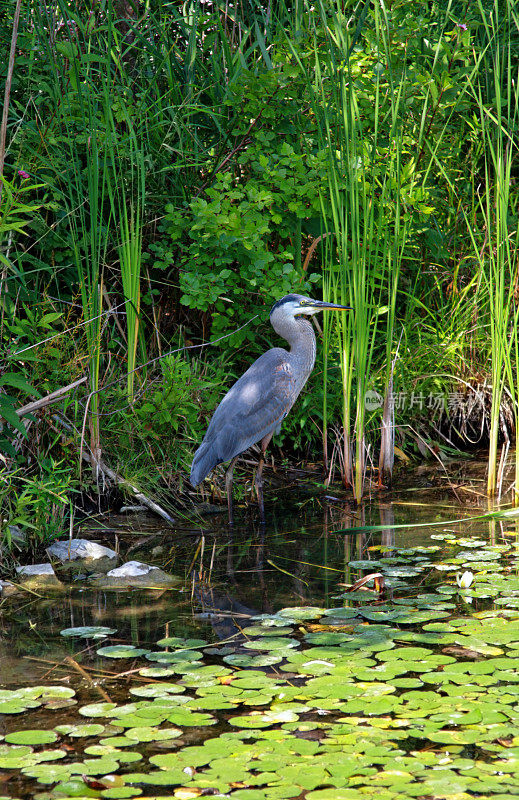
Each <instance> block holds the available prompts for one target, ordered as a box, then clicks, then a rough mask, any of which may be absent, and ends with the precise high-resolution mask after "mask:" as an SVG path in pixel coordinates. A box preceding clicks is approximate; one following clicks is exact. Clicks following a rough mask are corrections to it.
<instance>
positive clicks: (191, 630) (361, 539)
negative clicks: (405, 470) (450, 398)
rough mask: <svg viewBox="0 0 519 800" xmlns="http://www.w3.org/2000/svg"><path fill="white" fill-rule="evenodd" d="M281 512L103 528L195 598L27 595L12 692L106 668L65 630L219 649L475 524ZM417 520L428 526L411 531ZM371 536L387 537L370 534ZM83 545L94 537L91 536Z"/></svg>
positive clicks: (8, 676)
mask: <svg viewBox="0 0 519 800" xmlns="http://www.w3.org/2000/svg"><path fill="white" fill-rule="evenodd" d="M272 512H273V513H272V516H271V518H270V520H269V521H268V524H267V526H266V528H265V529H262V528H261V527H260V526H259V525H254V524H251V523H247V524H244V525H242V526H240V525H237V526H236V527H235V529H234V530H233V531H231V532H230V531H229V528H228V527H227V525H226V524H225V520H224V519H216V518H215V517H214V516H213V517H211V518H209V519H206V520H205V521H204V522H203V524H202V525H201V526H200V527H199V528H197V529H193V528H191V529H189V532H186V529H178V530H173V531H171V529H163V528H162V527H161V524H160V523H159V524H158V523H157V522H156V521H155V520H153V518H150V517H145V518H143V517H142V515H141V516H140V519H139V521H138V524H137V521H136V520H135V519H133V520H131V518H130V520H131V525H133V527H131V525H130V524H129V520H128V518H121V517H119V518H118V517H114V518H111V519H110V520H108V521H107V526H106V527H105V528H104V530H103V528H101V529H100V528H99V526H98V529H97V533H96V536H95V538H96V539H97V540H99V541H101V542H102V543H103V544H107V545H113V532H115V533H116V535H117V536H118V539H119V543H120V551H121V556H122V558H123V559H126V558H127V557H128V556H129V557H130V558H131V559H140V560H142V561H145V562H147V563H155V564H156V565H157V566H160V567H162V568H164V569H167V570H168V571H170V572H174V573H176V574H179V575H181V577H182V578H183V579H184V581H183V588H181V589H180V590H178V589H175V590H168V591H147V592H142V591H119V592H107V591H90V590H86V589H84V588H83V587H82V584H81V582H78V583H77V584H76V585H74V586H73V587H71V588H70V590H69V591H68V592H66V593H65V594H64V595H61V596H59V598H58V599H55V598H51V599H48V598H38V597H35V596H31V595H29V596H28V595H26V594H21V595H18V596H16V597H14V598H13V599H11V600H9V601H4V602H3V604H2V605H1V606H0V623H1V627H0V682H1V683H3V684H4V685H7V684H17V683H20V682H26V681H27V680H28V677H30V676H33V675H34V677H36V676H40V677H41V676H42V675H43V674H46V673H47V672H48V670H49V669H51V668H52V665H53V664H56V663H57V662H61V661H62V660H63V659H65V658H66V657H67V656H70V655H72V654H73V655H74V657H75V658H77V659H78V660H79V661H80V662H81V663H82V664H86V665H90V666H91V665H95V664H96V663H98V661H99V659H98V657H97V656H96V649H97V648H98V647H99V643H96V642H94V643H92V641H90V640H89V641H88V642H86V641H85V642H80V643H78V640H70V639H64V638H63V637H61V636H60V635H59V632H60V630H62V629H64V628H69V627H77V626H83V625H106V626H110V627H114V628H116V629H117V634H115V635H114V637H112V639H111V643H113V644H115V643H118V642H129V643H132V644H134V645H137V646H149V645H153V644H154V643H155V642H156V641H157V639H159V638H160V637H162V636H168V635H169V636H186V637H189V636H199V637H200V636H201V637H203V638H206V639H209V640H212V641H216V640H221V639H223V638H227V637H228V636H229V635H231V633H232V632H233V625H234V623H233V619H234V620H237V621H238V622H239V620H240V619H245V618H247V617H248V616H249V615H251V614H257V613H272V612H273V611H276V610H277V609H279V608H282V607H285V606H293V605H317V606H327V607H333V606H336V605H340V604H341V603H342V602H343V601H341V600H338V599H337V598H338V597H340V595H341V589H340V588H339V586H338V585H339V584H344V583H345V584H352V583H354V582H355V581H356V580H357V579H358V578H360V577H362V576H363V575H364V574H365V572H362V571H359V569H357V568H355V567H352V565H351V563H352V562H356V561H370V560H376V559H378V558H379V557H380V553H381V551H380V548H383V553H384V554H385V555H391V554H392V552H393V550H394V548H402V547H406V548H409V547H416V546H420V545H429V544H431V539H430V535H431V533H434V532H435V531H438V530H441V529H442V528H441V527H440V528H428V527H427V525H428V523H430V522H431V521H434V522H439V521H441V520H452V519H453V518H454V519H455V518H457V517H459V516H460V515H461V516H464V514H463V512H461V513H460V509H459V508H454V507H452V506H450V507H449V506H447V505H437V506H436V507H435V506H431V505H422V504H419V503H416V504H411V503H403V502H388V501H385V502H379V503H377V504H375V503H371V504H368V503H366V504H365V505H363V506H362V507H360V508H358V509H354V508H353V507H352V506H351V505H350V504H349V503H343V502H335V501H329V502H323V501H319V500H316V499H315V498H308V497H307V496H306V497H303V499H302V500H297V499H296V500H295V501H294V498H293V497H292V498H291V501H290V502H289V503H288V504H287V503H285V504H284V505H283V504H281V503H280V504H279V505H277V506H273V507H272ZM469 513H470V512H467V514H466V515H467V516H468V514H469ZM410 522H411V523H414V524H421V525H422V527H415V528H401V527H399V526H400V525H402V524H404V523H410ZM501 525H502V523H501ZM511 525H517V523H516V522H515V521H511V522H510V523H508V527H510V526H511ZM371 526H383V529H382V530H380V529H375V530H370V527H371ZM359 527H364V528H365V529H364V530H360V531H359V530H358V528H359ZM137 528H138V529H137ZM108 529H109V530H110V531H111V533H110V534H107V533H106V531H107V530H108ZM455 530H456V533H461V534H462V535H463V536H471V535H477V536H482V535H484V536H485V538H487V537H488V536H489V530H488V522H483V523H481V522H479V523H478V522H477V521H475V522H473V523H465V524H464V525H463V528H461V526H459V525H458V526H456V527H455ZM482 530H484V533H482ZM82 535H86V536H87V537H88V536H89V534H88V531H86V530H83V531H82ZM500 535H501V531H500V523H496V522H494V521H493V522H492V523H491V530H490V537H491V540H492V541H493V542H495V541H496V540H497V539H499V538H500ZM91 538H93V537H91ZM152 545H153V549H152ZM373 571H374V572H375V571H377V570H376V568H374V570H373ZM234 630H235V628H234ZM34 659H37V660H36V661H35V660H34ZM56 669H57V668H56Z"/></svg>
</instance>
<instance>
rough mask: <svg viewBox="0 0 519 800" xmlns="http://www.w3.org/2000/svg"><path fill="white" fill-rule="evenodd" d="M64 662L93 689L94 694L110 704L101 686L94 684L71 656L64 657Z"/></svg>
mask: <svg viewBox="0 0 519 800" xmlns="http://www.w3.org/2000/svg"><path fill="white" fill-rule="evenodd" d="M65 661H66V662H67V664H70V666H71V667H73V668H74V669H75V670H76V671H77V672H79V674H80V675H81V676H82V678H84V680H86V682H87V683H88V685H89V686H90V687H91V688H92V689H95V690H96V692H99V694H100V695H101V697H102V698H103V699H104V700H106V702H107V703H111V702H112V699H111V697H110V695H108V694H107V693H106V692H105V690H104V689H103V688H102V687H101V686H99V684H98V683H96V681H94V680H92V678H91V677H90V675H89V674H88V672H87V671H86V670H84V669H83V667H82V666H81V664H78V663H77V661H76V660H75V659H74V658H72V656H65Z"/></svg>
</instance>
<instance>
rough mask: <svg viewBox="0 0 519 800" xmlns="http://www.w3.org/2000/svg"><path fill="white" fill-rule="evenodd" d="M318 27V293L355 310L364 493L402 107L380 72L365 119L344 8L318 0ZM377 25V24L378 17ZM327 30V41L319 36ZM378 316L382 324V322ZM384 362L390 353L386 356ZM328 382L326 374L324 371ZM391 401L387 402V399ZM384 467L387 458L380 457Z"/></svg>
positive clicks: (353, 380) (394, 223)
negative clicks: (322, 233)
mask: <svg viewBox="0 0 519 800" xmlns="http://www.w3.org/2000/svg"><path fill="white" fill-rule="evenodd" d="M320 14H321V16H320V25H321V26H322V29H321V30H317V31H316V38H315V40H314V42H315V50H314V58H315V61H314V65H315V76H316V80H315V89H316V104H315V108H316V110H317V111H318V112H319V116H318V124H319V126H320V133H321V137H322V142H323V146H324V148H325V149H326V152H327V154H328V170H327V191H326V193H325V194H323V197H322V211H323V219H324V225H325V227H326V229H327V231H330V232H333V237H332V240H330V242H329V243H328V246H327V259H326V267H325V270H324V275H323V283H324V287H323V288H324V294H325V296H326V297H329V298H331V299H333V300H334V301H336V302H340V303H344V304H349V305H351V306H352V307H353V309H354V310H353V313H352V314H351V315H349V314H348V312H342V313H341V314H340V316H339V325H338V335H339V343H340V354H341V371H342V383H343V386H342V389H343V411H342V418H343V419H342V421H343V442H342V462H343V479H344V481H345V483H346V484H347V485H350V486H352V487H353V493H354V497H355V499H356V500H357V501H359V500H360V499H361V498H362V495H363V491H364V479H365V470H366V454H367V451H368V445H367V441H366V411H367V402H368V401H369V397H370V395H369V390H370V388H371V386H372V384H371V376H370V369H371V363H372V359H373V354H374V352H375V350H376V349H381V342H380V339H379V337H380V336H381V330H383V329H384V328H385V332H386V343H387V344H386V350H387V352H388V354H389V352H390V348H391V346H392V342H393V329H394V315H395V307H396V292H397V287H398V276H399V271H400V264H401V258H402V247H403V243H404V242H405V238H406V234H405V225H401V222H400V217H401V211H402V206H401V192H400V188H401V183H402V173H403V170H404V166H403V164H402V143H401V131H400V130H399V124H398V122H399V119H398V108H399V104H400V89H399V88H398V87H391V89H392V90H393V91H392V102H391V104H390V106H389V108H387V107H386V108H382V106H383V94H384V92H386V91H387V89H388V87H387V84H386V81H385V80H382V79H381V75H380V72H379V73H377V74H376V75H375V79H374V81H373V92H374V98H373V99H374V114H373V120H372V125H370V124H369V123H366V117H365V114H364V109H363V108H362V100H361V98H360V95H361V94H362V90H361V89H360V88H359V82H358V73H357V74H355V72H356V71H355V68H354V67H353V68H352V64H351V61H350V54H351V48H352V42H353V34H354V31H350V30H349V28H348V26H347V25H346V24H345V20H344V18H343V17H342V16H341V13H340V12H339V11H336V10H330V7H329V6H328V7H325V6H324V4H321V6H320ZM375 18H376V22H377V30H380V32H382V30H383V27H382V20H381V19H380V17H379V14H378V11H377V12H376V14H375ZM322 30H324V31H325V32H326V35H325V37H324V40H325V42H326V47H322V46H319V43H318V38H319V37H321V38H322ZM382 317H383V318H384V323H385V324H384V325H382V326H381V325H380V321H381V319H382ZM387 361H388V363H389V361H390V359H389V358H388V359H387ZM325 380H326V371H325ZM388 407H389V405H388ZM385 463H387V461H386V462H385Z"/></svg>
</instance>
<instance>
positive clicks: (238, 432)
mask: <svg viewBox="0 0 519 800" xmlns="http://www.w3.org/2000/svg"><path fill="white" fill-rule="evenodd" d="M324 308H347V306H338V305H335V304H332V303H323V302H321V301H319V300H312V299H311V298H309V297H305V296H303V295H299V294H289V295H287V296H286V297H283V298H282V299H281V300H279V301H278V302H277V303H275V304H274V306H273V308H272V311H271V312H270V322H271V324H272V327H273V328H274V330H275V331H276V333H278V334H279V335H280V336H282V337H283V338H284V339H286V341H287V342H288V344H289V345H290V350H285V349H284V348H282V347H274V348H273V349H272V350H268V351H267V352H266V353H263V355H261V356H260V357H259V358H258V359H256V361H255V362H254V363H253V364H252V365H251V366H250V367H249V369H248V370H247V371H246V372H245V373H244V374H243V375H242V376H241V378H239V379H238V380H237V381H236V383H235V384H234V386H232V387H231V389H229V391H228V392H227V394H226V395H225V397H224V398H223V400H222V401H221V402H220V404H219V406H218V407H217V409H216V411H215V412H214V414H213V417H212V419H211V422H210V423H209V427H208V428H207V432H206V434H205V436H204V439H203V442H202V444H201V445H200V447H199V448H198V450H197V451H196V453H195V455H194V458H193V463H192V465H191V483H192V485H193V486H197V485H198V484H199V483H200V482H201V481H203V479H204V478H205V477H206V476H207V475H209V473H210V472H211V471H212V469H213V468H214V467H215V466H216V465H217V464H221V463H222V462H225V461H231V460H232V459H235V458H236V457H237V456H239V455H240V453H243V452H244V451H245V450H247V449H248V448H249V447H250V446H251V445H253V444H255V443H256V442H261V443H262V457H263V455H264V452H265V449H266V447H267V445H268V443H269V442H270V439H271V438H272V436H273V434H274V433H278V432H279V430H280V428H281V423H282V422H283V420H284V418H285V417H286V415H287V414H288V412H289V411H290V409H291V408H292V406H293V405H294V403H295V401H296V400H297V398H298V396H299V393H300V392H301V389H302V388H303V386H304V385H305V383H306V381H307V380H308V377H309V375H310V373H311V371H312V369H313V366H314V363H315V352H316V344H315V334H314V331H313V327H312V324H311V322H310V321H309V320H307V319H304V318H302V317H301V316H300V315H302V314H305V315H312V314H315V313H317V312H318V311H320V310H321V309H324ZM233 466H234V463H232V464H231V467H230V468H229V469H230V471H231V475H230V478H229V481H228V487H227V488H228V495H229V492H230V485H231V484H232V467H233ZM262 466H263V463H262V459H261V460H260V469H259V480H260V481H261V469H262ZM257 484H258V481H257ZM259 495H260V490H259V489H258V497H259ZM228 500H229V514H230V516H232V503H231V498H230V497H228ZM260 511H261V512H262V518H263V509H262V499H261V498H260Z"/></svg>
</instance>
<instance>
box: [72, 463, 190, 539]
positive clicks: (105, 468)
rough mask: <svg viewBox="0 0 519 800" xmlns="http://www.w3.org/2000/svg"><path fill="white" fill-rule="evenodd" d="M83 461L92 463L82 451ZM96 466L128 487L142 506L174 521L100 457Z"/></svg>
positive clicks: (119, 484) (165, 518)
mask: <svg viewBox="0 0 519 800" xmlns="http://www.w3.org/2000/svg"><path fill="white" fill-rule="evenodd" d="M82 458H83V461H86V462H87V464H91V463H92V457H91V456H90V455H89V454H88V453H85V452H83V453H82ZM96 466H97V468H98V469H99V471H100V472H102V473H103V475H105V476H106V477H107V478H109V479H110V480H111V481H113V482H114V483H115V484H116V485H117V486H122V487H123V488H124V489H129V490H130V491H131V492H132V493H133V496H134V497H135V498H136V499H137V500H138V501H139V503H142V505H143V506H146V507H147V508H149V510H150V511H153V513H154V514H157V515H158V516H159V517H162V519H163V520H165V521H166V522H168V523H169V524H170V525H173V524H174V523H175V520H174V519H173V517H171V516H170V515H169V514H168V512H167V511H165V510H164V509H163V508H162V506H159V504H158V503H156V502H155V501H154V500H152V499H151V498H150V497H148V496H147V495H145V494H143V493H142V492H141V491H139V489H137V487H136V486H134V485H133V484H132V483H130V482H129V481H127V480H126V478H123V476H122V475H119V474H118V473H117V472H115V471H114V470H113V469H111V468H110V467H109V466H108V465H107V464H105V463H104V461H102V460H101V459H96Z"/></svg>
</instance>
